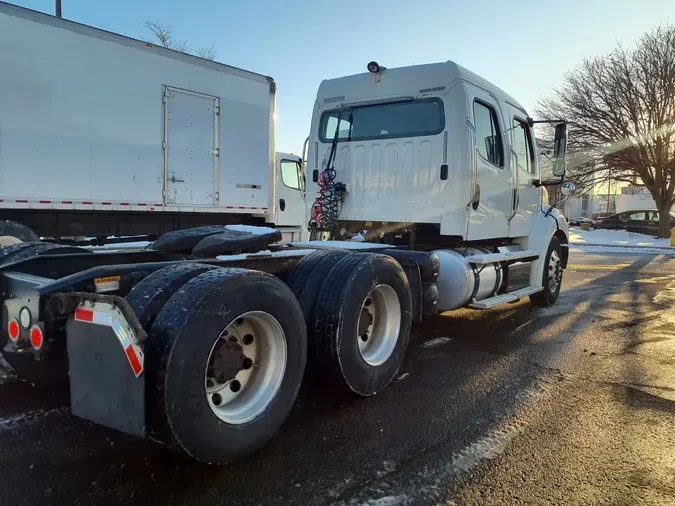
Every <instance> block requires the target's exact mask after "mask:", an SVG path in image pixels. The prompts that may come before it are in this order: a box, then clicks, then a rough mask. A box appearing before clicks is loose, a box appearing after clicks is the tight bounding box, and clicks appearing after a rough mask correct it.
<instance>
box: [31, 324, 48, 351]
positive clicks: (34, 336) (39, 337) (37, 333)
mask: <svg viewBox="0 0 675 506" xmlns="http://www.w3.org/2000/svg"><path fill="white" fill-rule="evenodd" d="M44 340H45V339H44V334H43V333H42V329H41V328H40V326H39V325H33V327H32V328H31V329H30V344H31V345H32V346H33V348H35V349H36V350H39V349H40V348H42V344H43V343H44Z"/></svg>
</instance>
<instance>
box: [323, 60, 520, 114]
mask: <svg viewBox="0 0 675 506" xmlns="http://www.w3.org/2000/svg"><path fill="white" fill-rule="evenodd" d="M457 81H465V82H468V83H471V84H473V85H474V86H477V87H478V88H482V89H483V90H485V91H486V92H488V93H490V94H492V95H494V96H495V97H498V98H500V99H502V100H504V101H505V102H508V103H509V104H511V105H512V106H514V107H516V108H518V109H520V110H521V111H523V112H524V113H526V111H525V108H524V107H523V106H522V105H521V104H520V103H519V102H518V101H517V100H516V99H515V98H513V97H512V96H511V95H509V94H508V93H506V92H505V91H504V90H502V89H501V88H499V87H497V86H495V85H494V84H492V83H491V82H490V81H488V80H487V79H484V78H482V77H480V76H479V75H478V74H475V73H474V72H471V71H470V70H469V69H467V68H465V67H462V66H461V65H459V64H458V63H455V62H453V61H446V62H440V63H428V64H423V65H412V66H408V67H398V68H392V69H386V70H383V71H382V73H381V79H380V82H379V83H376V82H375V78H374V75H373V74H372V73H370V72H364V73H362V74H354V75H351V76H345V77H338V78H335V79H326V80H324V81H322V82H321V84H320V85H319V91H318V92H317V102H318V103H319V105H320V106H322V107H323V106H325V105H329V104H335V105H337V104H340V103H345V104H348V103H352V102H360V101H368V100H373V99H387V98H395V97H401V96H419V95H422V94H427V93H435V94H439V93H444V92H445V91H447V90H449V89H450V88H451V87H452V86H453V85H454V84H455V83H456V82H457Z"/></svg>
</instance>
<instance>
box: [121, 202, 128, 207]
mask: <svg viewBox="0 0 675 506" xmlns="http://www.w3.org/2000/svg"><path fill="white" fill-rule="evenodd" d="M120 205H121V206H128V205H129V202H120Z"/></svg>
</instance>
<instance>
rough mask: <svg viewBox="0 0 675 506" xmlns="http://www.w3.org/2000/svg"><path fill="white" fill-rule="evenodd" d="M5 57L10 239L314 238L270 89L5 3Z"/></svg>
mask: <svg viewBox="0 0 675 506" xmlns="http://www.w3.org/2000/svg"><path fill="white" fill-rule="evenodd" d="M0 48H1V49H0V69H2V71H0V236H9V237H13V238H14V239H19V240H24V241H25V240H35V239H37V237H44V238H52V240H56V241H59V242H61V240H63V239H64V238H73V237H81V238H84V237H94V238H98V242H102V241H103V240H104V239H105V238H108V237H110V236H126V237H130V236H150V237H158V236H161V235H162V234H164V233H166V232H170V231H173V230H180V229H183V228H189V227H195V226H202V225H222V224H248V225H266V224H267V225H268V226H275V227H277V228H280V229H282V230H283V232H284V233H285V236H286V238H287V239H288V240H293V239H294V240H299V239H300V238H301V236H300V235H299V234H300V233H301V232H302V231H303V230H304V231H305V232H306V227H303V225H304V221H303V220H304V208H305V205H304V201H303V199H302V188H301V184H302V183H303V181H302V179H301V177H300V175H301V174H300V165H299V163H297V162H299V157H296V156H293V155H290V154H283V153H276V154H275V137H276V136H275V132H276V121H275V103H276V94H277V89H276V84H275V82H274V80H273V79H272V78H270V77H266V76H262V75H259V74H255V73H253V72H248V71H245V70H241V69H237V68H234V67H230V66H227V65H223V64H221V63H217V62H213V61H208V60H204V59H202V58H197V57H195V56H191V55H188V54H184V53H180V52H177V51H171V50H168V49H165V48H163V47H158V46H155V45H153V44H149V43H146V42H142V41H139V40H134V39H130V38H128V37H123V36H121V35H118V34H114V33H110V32H106V31H104V30H99V29H96V28H93V27H90V26H85V25H81V24H78V23H73V22H71V21H68V20H64V19H58V18H55V17H53V16H49V15H45V14H42V13H38V12H35V11H31V10H28V9H24V8H21V7H17V6H14V5H11V4H8V3H5V2H1V1H0ZM125 240H128V239H125ZM0 242H4V243H5V244H7V243H8V242H10V243H11V242H16V241H15V240H14V241H12V240H9V241H8V240H7V239H5V240H4V241H0Z"/></svg>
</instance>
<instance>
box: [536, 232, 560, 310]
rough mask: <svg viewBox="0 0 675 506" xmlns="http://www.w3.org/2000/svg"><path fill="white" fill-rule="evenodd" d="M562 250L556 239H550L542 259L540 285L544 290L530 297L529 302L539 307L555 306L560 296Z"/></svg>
mask: <svg viewBox="0 0 675 506" xmlns="http://www.w3.org/2000/svg"><path fill="white" fill-rule="evenodd" d="M562 275H563V267H562V248H561V246H560V241H559V240H558V238H557V237H551V242H550V243H549V245H548V251H547V252H546V257H545V258H544V269H543V274H542V283H543V287H544V289H543V290H542V291H541V292H537V293H535V294H533V295H530V302H532V304H534V305H535V306H539V307H550V306H552V305H553V304H555V301H556V300H558V296H559V295H560V287H561V286H562Z"/></svg>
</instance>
